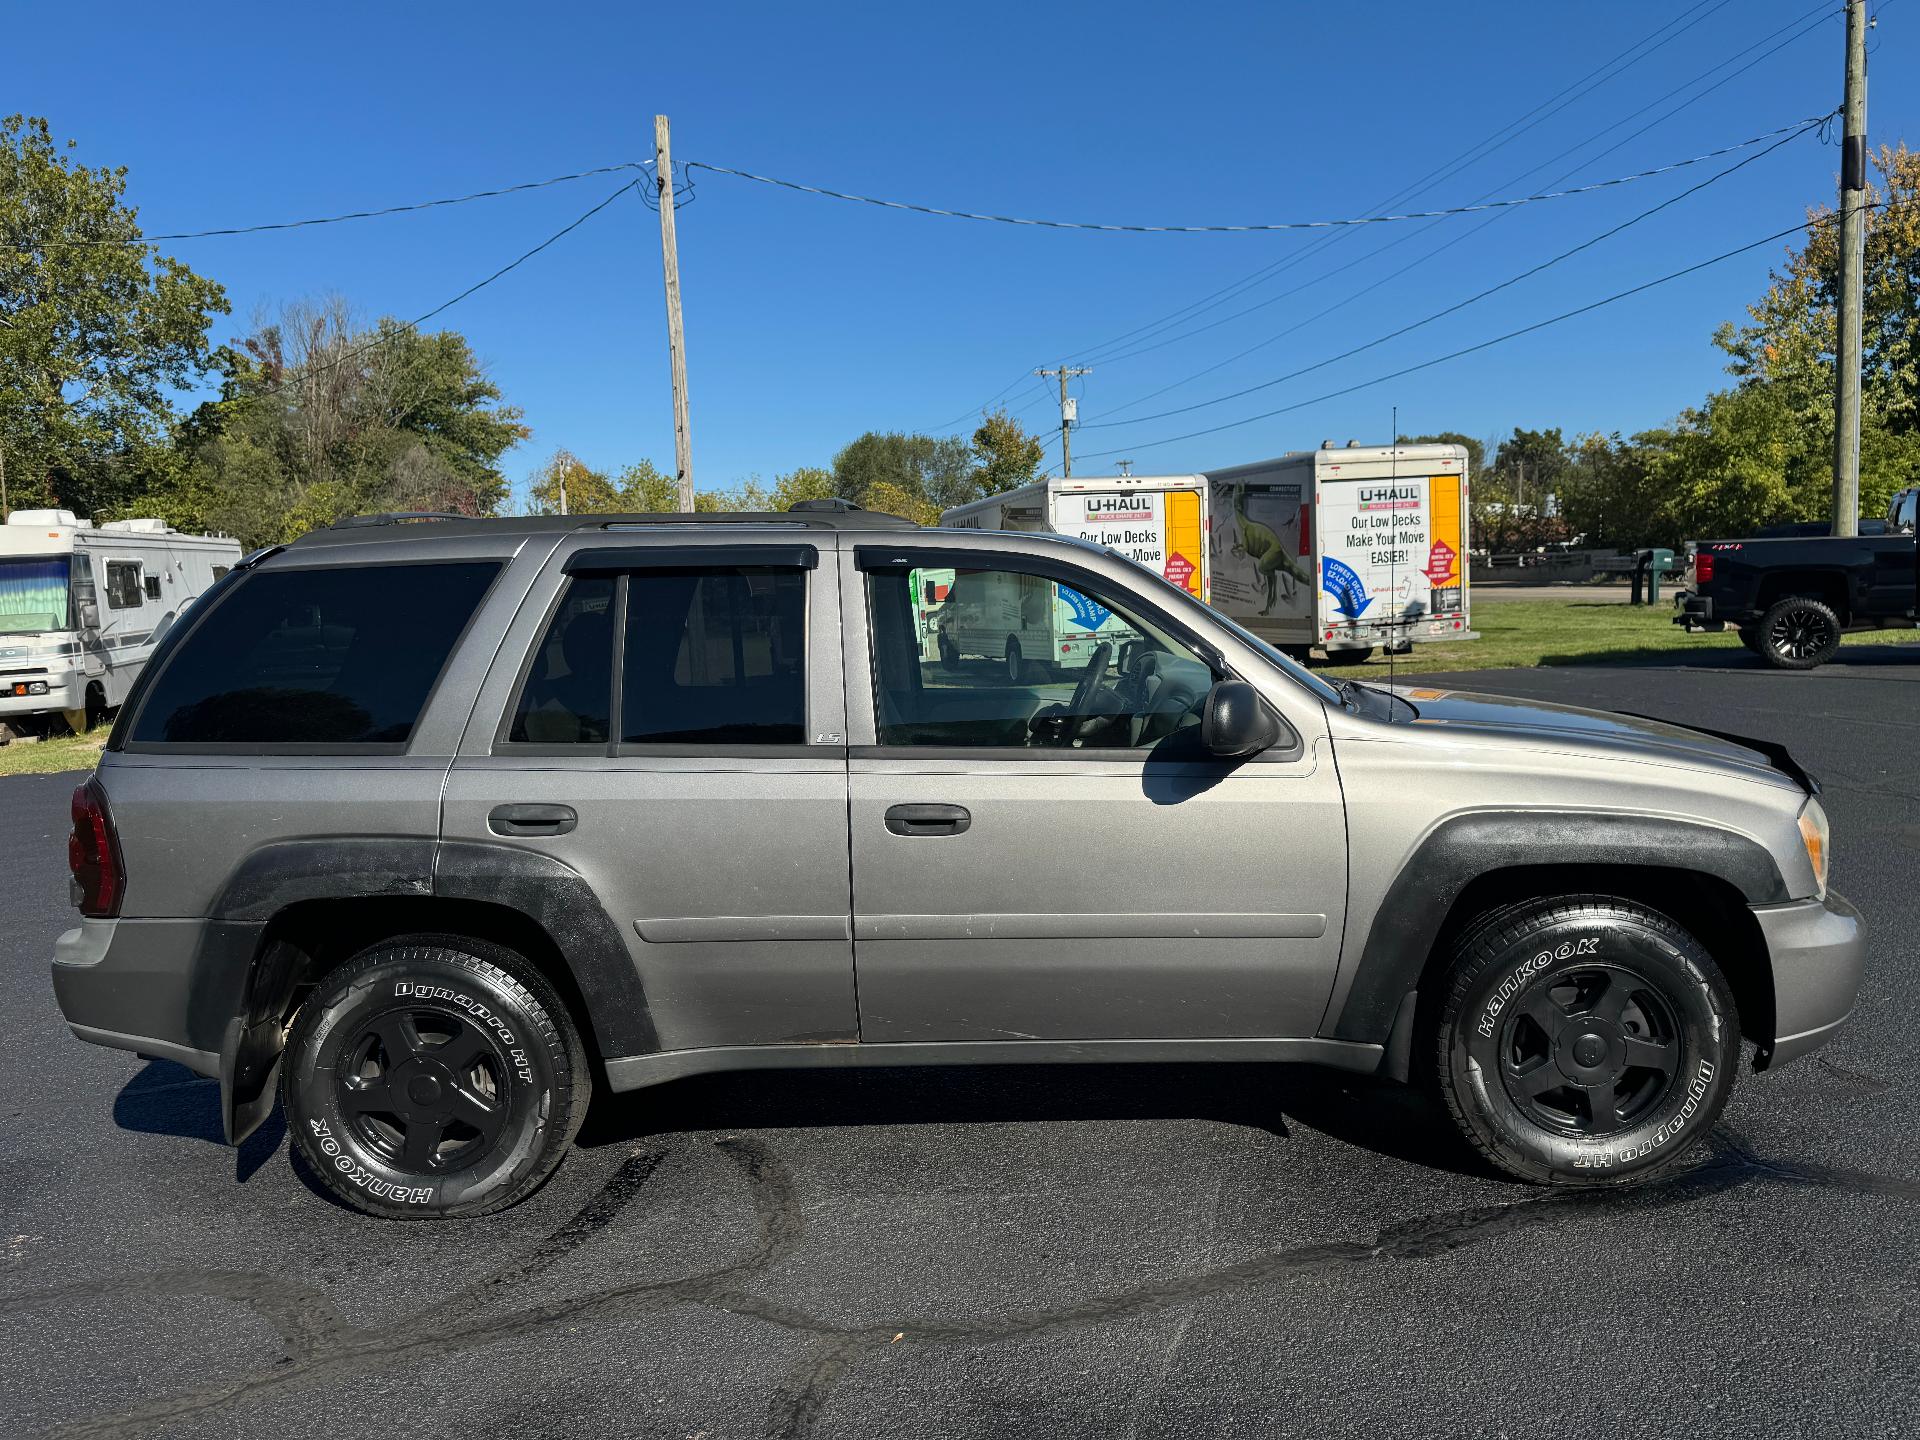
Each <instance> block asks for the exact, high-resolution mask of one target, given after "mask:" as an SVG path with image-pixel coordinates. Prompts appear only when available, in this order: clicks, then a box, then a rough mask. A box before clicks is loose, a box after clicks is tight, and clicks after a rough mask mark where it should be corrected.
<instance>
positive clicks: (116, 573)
mask: <svg viewBox="0 0 1920 1440" xmlns="http://www.w3.org/2000/svg"><path fill="white" fill-rule="evenodd" d="M239 561H240V545H239V542H238V541H236V540H232V539H228V538H226V537H224V536H206V535H183V534H181V533H180V532H179V531H177V530H173V529H171V528H170V527H169V526H168V525H167V523H166V522H165V521H164V520H149V519H135V520H109V521H107V522H106V523H104V524H102V525H100V526H98V527H96V526H95V525H94V524H93V522H92V521H90V520H82V519H79V518H78V517H76V516H75V515H74V514H73V512H72V511H70V510H15V511H14V512H13V513H12V514H11V515H9V516H8V517H7V519H6V523H5V524H4V525H0V741H4V740H6V739H11V738H12V737H13V735H14V734H15V733H16V732H25V731H27V730H37V729H40V728H43V727H44V726H45V725H46V724H47V723H48V721H50V720H51V719H53V718H55V717H58V718H61V719H64V720H65V721H66V723H67V724H68V725H69V726H70V727H72V728H73V729H74V730H76V731H78V730H84V729H85V728H86V727H87V726H88V725H89V724H91V723H93V722H94V721H96V720H98V719H99V718H100V717H101V716H102V715H104V714H105V713H106V712H107V711H109V710H114V709H117V708H119V705H120V703H121V701H123V700H124V699H125V698H126V695H127V691H128V690H129V689H130V688H131V687H132V685H133V682H134V679H135V678H136V677H137V676H138V675H139V673H140V668H141V667H142V666H143V665H144V664H145V663H146V661H147V657H148V656H149V655H151V654H152V653H153V648H154V646H155V645H156V644H158V643H159V640H160V637H161V636H162V635H164V634H165V633H166V631H167V629H168V627H169V626H171V625H172V624H173V622H174V620H175V619H176V618H177V617H178V616H179V614H180V612H181V611H182V610H184V609H185V608H186V607H187V606H188V605H190V604H192V603H193V601H194V600H196V599H198V598H199V597H200V596H201V595H203V594H205V593H206V592H207V591H208V590H209V589H211V588H212V587H213V582H214V581H215V580H217V579H218V578H219V577H220V576H222V575H224V574H226V573H227V571H228V570H230V569H231V568H232V567H233V566H234V565H236V564H238V563H239Z"/></svg>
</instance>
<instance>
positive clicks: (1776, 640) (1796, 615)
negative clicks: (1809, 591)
mask: <svg viewBox="0 0 1920 1440" xmlns="http://www.w3.org/2000/svg"><path fill="white" fill-rule="evenodd" d="M1832 640H1833V627H1832V626H1831V625H1829V624H1828V623H1827V617H1826V616H1824V615H1822V614H1821V613H1820V612H1819V611H1817V610H1789V611H1787V612H1786V614H1784V615H1780V616H1777V617H1775V619H1774V622H1773V627H1772V628H1771V629H1770V630H1769V631H1768V632H1767V643H1768V644H1769V645H1771V646H1773V649H1774V653H1775V654H1778V655H1784V656H1786V657H1787V658H1788V659H1790V660H1805V659H1806V658H1807V657H1808V656H1810V655H1818V654H1819V653H1820V652H1821V651H1822V650H1824V649H1826V648H1827V646H1828V645H1829V644H1830V643H1832Z"/></svg>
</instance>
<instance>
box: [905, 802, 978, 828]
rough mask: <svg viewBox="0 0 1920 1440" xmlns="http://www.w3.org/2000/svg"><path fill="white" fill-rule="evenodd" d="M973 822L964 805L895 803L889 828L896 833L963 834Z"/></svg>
mask: <svg viewBox="0 0 1920 1440" xmlns="http://www.w3.org/2000/svg"><path fill="white" fill-rule="evenodd" d="M971 824H973V816H971V815H970V814H968V813H967V810H966V807H965V806H963V805H895V806H892V807H891V808H889V809H888V811H887V829H889V830H891V831H892V832H893V833H894V834H896V835H961V834H964V833H966V829H967V827H968V826H969V825H971Z"/></svg>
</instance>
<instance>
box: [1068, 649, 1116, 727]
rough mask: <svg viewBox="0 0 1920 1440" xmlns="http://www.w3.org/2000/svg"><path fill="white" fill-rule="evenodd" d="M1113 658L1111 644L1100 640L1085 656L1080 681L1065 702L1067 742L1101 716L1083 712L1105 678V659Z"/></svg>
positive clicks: (1091, 701)
mask: <svg viewBox="0 0 1920 1440" xmlns="http://www.w3.org/2000/svg"><path fill="white" fill-rule="evenodd" d="M1112 658H1113V646H1112V645H1111V644H1110V643H1109V642H1107V641H1105V640H1102V641H1101V642H1100V643H1099V644H1098V645H1096V646H1094V647H1093V654H1091V655H1089V656H1088V657H1087V668H1086V669H1085V670H1083V671H1082V672H1081V673H1080V683H1079V684H1078V685H1076V686H1074V687H1073V699H1071V700H1070V701H1068V702H1067V712H1068V715H1069V716H1070V717H1071V722H1070V727H1069V729H1068V730H1067V743H1068V744H1072V743H1073V742H1074V741H1075V740H1078V739H1079V738H1080V736H1081V735H1082V734H1084V733H1085V732H1086V729H1087V727H1088V725H1089V724H1090V723H1091V722H1093V721H1094V720H1097V719H1099V718H1101V717H1099V716H1097V715H1088V714H1085V713H1083V712H1084V711H1085V710H1086V709H1087V707H1088V706H1089V705H1091V704H1092V703H1093V697H1094V695H1095V693H1096V692H1097V691H1098V690H1099V689H1100V682H1101V681H1102V680H1104V679H1106V678H1107V661H1108V660H1110V659H1112Z"/></svg>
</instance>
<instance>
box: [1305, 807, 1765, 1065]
mask: <svg viewBox="0 0 1920 1440" xmlns="http://www.w3.org/2000/svg"><path fill="white" fill-rule="evenodd" d="M1544 865H1567V866H1575V867H1578V866H1596V867H1597V866H1632V867H1635V868H1637V869H1650V870H1672V871H1682V872H1693V873H1696V874H1705V875H1712V876H1715V877H1716V878H1718V879H1721V880H1724V881H1726V882H1727V883H1728V884H1730V885H1732V886H1733V887H1734V888H1735V889H1737V890H1738V891H1739V892H1740V893H1741V895H1742V896H1744V897H1745V899H1746V902H1747V903H1748V904H1749V905H1776V904H1780V903H1782V902H1784V901H1786V900H1788V899H1790V898H1791V897H1790V896H1789V895H1788V894H1787V886H1786V882H1785V880H1783V879H1782V878H1781V875H1780V867H1779V866H1778V865H1777V864H1775V863H1774V859H1773V857H1772V856H1771V855H1770V854H1768V853H1767V850H1766V848H1765V847H1764V846H1762V845H1761V844H1760V843H1759V842H1757V841H1755V840H1752V839H1749V838H1748V837H1747V836H1745V835H1740V834H1736V833H1735V832H1734V831H1731V830H1723V829H1720V828H1718V827H1717V826H1713V825H1707V824H1702V823H1700V822H1697V821H1689V820H1677V819H1670V818H1666V817H1662V816H1655V815H1616V814H1606V813H1598V812H1582V811H1572V812H1552V811H1539V810H1487V811H1478V812H1475V813H1472V814H1467V815H1456V816H1454V817H1452V818H1451V819H1448V820H1445V821H1442V822H1441V823H1440V824H1439V825H1437V826H1435V827H1434V828H1433V829H1432V830H1431V831H1430V832H1428V834H1427V837H1426V838H1425V839H1424V840H1422V841H1421V842H1420V845H1419V847H1418V848H1417V849H1416V850H1415V851H1414V853H1413V855H1412V856H1411V857H1410V858H1409V859H1408V860H1407V862H1406V864H1405V865H1404V866H1403V867H1402V868H1401V871H1400V873H1399V875H1398V876H1396V877H1395V878H1394V882H1393V885H1392V887H1391V888H1389V889H1388V891H1387V894H1386V898H1385V899H1383V900H1382V901H1381V902H1380V908H1379V909H1378V910H1377V911H1376V912H1375V913H1374V917H1373V923H1372V927H1371V929H1370V930H1369V931H1368V933H1367V939H1366V946H1365V948H1364V949H1363V950H1362V952H1361V956H1360V963H1359V965H1358V967H1357V968H1356V970H1355V972H1354V977H1353V984H1352V985H1351V986H1350V987H1349V988H1348V990H1347V995H1346V999H1345V1001H1344V1002H1343V1003H1342V1004H1341V1006H1340V1008H1339V1010H1338V1012H1337V1013H1330V1014H1329V1015H1328V1017H1327V1019H1326V1021H1325V1022H1323V1023H1322V1026H1321V1033H1322V1034H1324V1035H1326V1036H1328V1037H1330V1038H1332V1039H1336V1040H1348V1041H1360V1042H1363V1043H1369V1044H1382V1043H1385V1042H1386V1040H1387V1039H1388V1036H1389V1035H1390V1033H1391V1032H1392V1030H1393V1028H1394V1019H1395V1016H1396V1014H1398V1013H1399V1011H1400V1009H1401V1006H1402V1002H1403V1001H1405V1000H1406V998H1407V996H1408V994H1409V993H1410V992H1411V991H1413V990H1414V989H1415V988H1416V987H1417V986H1418V985H1419V983H1420V972H1421V971H1422V970H1423V969H1424V968H1425V966H1426V962H1427V957H1428V955H1429V954H1430V953H1431V952H1432V949H1433V942H1434V940H1435V938H1436V937H1437V936H1438V935H1439V933H1440V927H1441V926H1442V925H1443V924H1444V923H1445V921H1446V918H1447V912H1448V911H1449V910H1451V909H1452V908H1453V903H1454V901H1456V900H1458V899H1459V898H1460V894H1461V892H1462V891H1464V890H1465V889H1466V887H1467V886H1468V885H1469V884H1470V883H1471V882H1473V881H1474V880H1477V879H1479V878H1480V877H1481V876H1483V875H1487V874H1491V873H1493V872H1495V871H1500V870H1518V869H1532V868H1534V867H1537V866H1544ZM1595 884H1596V885H1603V884H1604V882H1603V881H1602V880H1599V879H1596V881H1595Z"/></svg>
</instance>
